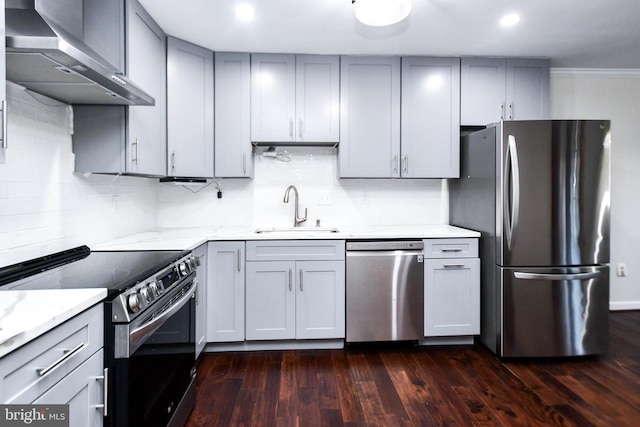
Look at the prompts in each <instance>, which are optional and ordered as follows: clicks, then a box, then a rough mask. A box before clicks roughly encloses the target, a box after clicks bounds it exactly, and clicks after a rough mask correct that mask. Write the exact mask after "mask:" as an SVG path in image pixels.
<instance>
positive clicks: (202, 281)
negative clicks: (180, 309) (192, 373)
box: [193, 243, 209, 359]
mask: <svg viewBox="0 0 640 427" xmlns="http://www.w3.org/2000/svg"><path fill="white" fill-rule="evenodd" d="M207 255H208V245H207V243H203V244H202V245H200V246H198V247H197V248H195V249H194V250H193V256H195V257H196V258H197V259H198V261H199V265H198V267H197V268H196V280H197V281H198V284H197V286H196V324H195V333H196V359H197V358H198V357H199V356H200V353H202V350H204V347H205V346H206V344H207V291H208V277H207V276H208V274H209V273H208V265H209V264H208V261H209V260H208V256H207Z"/></svg>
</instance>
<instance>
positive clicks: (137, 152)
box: [131, 138, 140, 165]
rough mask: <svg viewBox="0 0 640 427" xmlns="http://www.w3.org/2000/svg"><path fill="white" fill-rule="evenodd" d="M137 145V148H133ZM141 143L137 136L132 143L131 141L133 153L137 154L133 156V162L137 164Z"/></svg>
mask: <svg viewBox="0 0 640 427" xmlns="http://www.w3.org/2000/svg"><path fill="white" fill-rule="evenodd" d="M134 145H135V146H136V148H135V150H134V149H133V146H134ZM139 145H140V143H139V142H138V138H136V139H135V140H134V141H133V142H132V143H131V151H132V152H133V153H132V154H135V157H133V156H132V158H131V162H132V163H135V164H136V165H137V164H138V162H139V160H140V149H139V148H138V146H139Z"/></svg>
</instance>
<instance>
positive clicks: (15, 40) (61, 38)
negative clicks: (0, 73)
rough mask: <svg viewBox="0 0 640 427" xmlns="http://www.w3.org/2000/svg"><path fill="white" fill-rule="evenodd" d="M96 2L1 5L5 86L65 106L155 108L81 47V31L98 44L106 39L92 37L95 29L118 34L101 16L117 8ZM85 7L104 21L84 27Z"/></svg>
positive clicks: (44, 0) (11, 1)
mask: <svg viewBox="0 0 640 427" xmlns="http://www.w3.org/2000/svg"><path fill="white" fill-rule="evenodd" d="M100 1H103V0H53V1H52V0H6V2H5V22H6V46H7V53H6V67H7V80H9V81H13V82H15V83H17V84H19V85H21V86H24V87H26V88H28V89H30V90H32V91H34V92H37V93H41V94H43V95H46V96H49V97H51V98H54V99H57V100H59V101H62V102H65V103H67V104H97V105H154V104H155V100H154V99H153V97H151V96H150V95H149V94H147V93H146V92H144V91H143V90H142V89H141V88H140V87H138V86H136V85H135V84H134V83H133V82H131V81H130V80H129V79H128V78H127V77H126V76H125V75H123V74H122V73H121V72H120V71H119V69H118V68H117V67H116V66H114V65H112V64H110V63H109V61H107V60H106V59H104V57H102V56H101V55H99V54H98V53H97V52H96V51H95V50H94V49H92V48H91V47H89V46H88V45H87V44H86V43H85V42H84V41H83V39H84V34H85V33H84V32H85V31H87V32H91V31H93V33H92V34H93V37H94V38H97V39H100V38H102V39H109V37H110V35H109V34H98V35H97V36H96V34H95V31H96V29H99V30H98V31H100V30H102V29H107V28H111V29H112V31H118V33H121V30H120V29H121V28H122V27H121V26H120V25H117V24H116V25H111V22H107V21H106V19H107V16H113V14H111V15H109V14H104V13H103V12H104V10H100V9H101V8H102V9H104V8H105V7H112V6H111V5H117V4H118V2H103V3H102V4H100V3H99V2H100ZM107 5H109V6H107ZM89 6H91V7H89ZM85 7H86V8H87V10H91V11H94V10H95V11H97V12H95V13H94V15H97V16H98V17H99V16H100V15H101V14H102V15H104V16H103V20H102V21H104V22H99V21H96V19H99V18H95V17H94V19H93V20H92V22H91V23H89V22H87V23H85V22H84V21H85V20H86V19H87V16H86V15H87V13H88V12H87V11H85ZM117 13H123V12H122V11H120V10H119V11H117ZM121 16H122V15H120V16H119V17H121ZM54 17H55V18H54ZM85 26H86V28H85Z"/></svg>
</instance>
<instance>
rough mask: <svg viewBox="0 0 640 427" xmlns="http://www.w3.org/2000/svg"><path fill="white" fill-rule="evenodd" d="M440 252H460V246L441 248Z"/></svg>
mask: <svg viewBox="0 0 640 427" xmlns="http://www.w3.org/2000/svg"><path fill="white" fill-rule="evenodd" d="M442 252H462V248H442Z"/></svg>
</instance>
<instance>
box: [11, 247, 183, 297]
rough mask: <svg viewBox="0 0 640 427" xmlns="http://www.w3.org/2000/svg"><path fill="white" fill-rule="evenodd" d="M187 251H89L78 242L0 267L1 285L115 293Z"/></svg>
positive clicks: (19, 287)
mask: <svg viewBox="0 0 640 427" xmlns="http://www.w3.org/2000/svg"><path fill="white" fill-rule="evenodd" d="M188 253H189V251H91V250H90V249H89V248H88V247H86V246H80V247H78V248H73V249H70V250H68V251H63V252H58V253H56V254H52V255H48V256H45V257H40V258H36V259H33V260H29V261H26V262H23V263H18V264H14V265H11V266H7V267H3V268H0V287H1V289H12V290H32V289H82V288H106V289H107V290H108V293H109V295H110V296H113V295H117V294H119V293H121V292H123V291H124V290H126V289H128V288H130V287H131V286H133V285H135V284H136V283H138V282H140V281H142V280H144V279H146V278H147V277H149V276H151V275H153V274H155V273H158V272H159V271H161V270H162V269H164V268H165V267H167V266H169V265H170V264H171V263H172V262H174V261H177V260H178V259H180V258H182V257H183V256H184V255H186V254H188Z"/></svg>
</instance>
